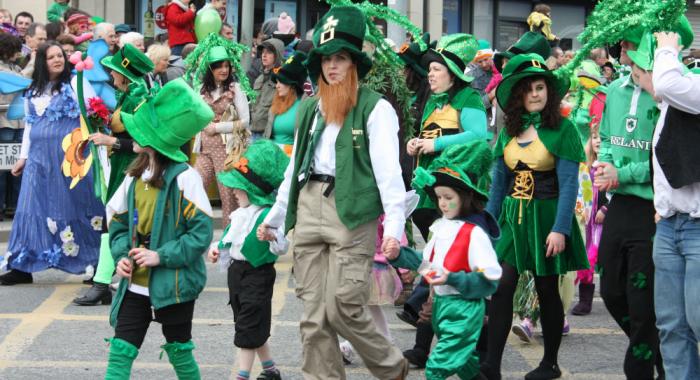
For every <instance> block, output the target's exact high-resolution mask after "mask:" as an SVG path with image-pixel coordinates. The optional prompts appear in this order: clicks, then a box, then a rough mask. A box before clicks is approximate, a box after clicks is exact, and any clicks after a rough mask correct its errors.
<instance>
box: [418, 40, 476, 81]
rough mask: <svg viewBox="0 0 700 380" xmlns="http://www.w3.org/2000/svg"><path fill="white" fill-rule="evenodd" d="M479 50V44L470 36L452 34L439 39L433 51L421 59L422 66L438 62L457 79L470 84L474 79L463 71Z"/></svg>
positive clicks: (429, 51)
mask: <svg viewBox="0 0 700 380" xmlns="http://www.w3.org/2000/svg"><path fill="white" fill-rule="evenodd" d="M478 50H479V43H478V42H476V38H474V36H472V35H471V34H465V33H454V34H448V35H446V36H443V37H442V38H440V41H438V43H437V47H436V48H435V49H430V50H428V52H426V53H425V55H424V56H423V59H422V63H423V66H425V67H428V66H429V65H430V63H431V62H439V63H442V64H443V65H445V66H447V68H449V69H450V71H452V73H453V74H454V75H456V76H457V77H458V78H459V79H461V80H463V81H465V82H471V81H472V80H474V77H472V76H469V75H466V74H465V73H464V70H465V69H466V68H467V64H469V62H471V61H472V60H473V59H474V57H475V56H476V52H477V51H478Z"/></svg>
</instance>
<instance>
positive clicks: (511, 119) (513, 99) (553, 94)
mask: <svg viewBox="0 0 700 380" xmlns="http://www.w3.org/2000/svg"><path fill="white" fill-rule="evenodd" d="M539 79H544V82H545V84H546V86H547V104H545V106H544V109H543V110H542V111H541V112H540V114H541V115H542V127H544V128H551V129H555V128H559V123H560V122H561V113H560V111H559V105H560V104H561V96H559V93H557V91H556V90H555V87H554V84H553V83H552V82H551V80H550V79H549V78H548V77H545V76H543V75H534V76H530V77H526V78H523V79H521V80H520V81H519V82H518V83H516V84H515V86H513V89H512V90H511V94H510V99H508V103H507V104H506V108H505V109H504V110H503V112H504V114H505V115H504V119H505V122H506V133H508V136H511V137H516V136H518V135H519V134H520V132H522V129H523V120H522V116H523V115H525V114H527V113H528V111H527V109H525V95H527V93H528V92H529V91H530V87H531V84H532V82H534V81H536V80H539Z"/></svg>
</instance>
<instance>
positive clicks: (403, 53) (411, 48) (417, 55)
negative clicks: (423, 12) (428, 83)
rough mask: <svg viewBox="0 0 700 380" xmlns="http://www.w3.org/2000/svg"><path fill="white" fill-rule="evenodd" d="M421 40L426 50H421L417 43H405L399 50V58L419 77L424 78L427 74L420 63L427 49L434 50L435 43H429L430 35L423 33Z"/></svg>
mask: <svg viewBox="0 0 700 380" xmlns="http://www.w3.org/2000/svg"><path fill="white" fill-rule="evenodd" d="M421 39H422V40H423V42H424V43H425V46H426V49H421V48H420V44H418V42H411V43H405V44H403V45H402V46H401V48H400V49H399V58H401V60H402V61H403V62H404V63H405V64H406V65H408V66H410V67H411V68H412V69H413V71H415V72H416V73H418V74H419V75H420V76H422V77H426V76H427V75H428V72H427V71H426V70H425V67H423V66H421V62H420V61H421V58H423V55H424V54H425V53H426V52H427V51H428V49H431V48H435V45H436V44H437V41H435V42H433V43H431V42H430V33H423V36H421Z"/></svg>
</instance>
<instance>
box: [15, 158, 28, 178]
mask: <svg viewBox="0 0 700 380" xmlns="http://www.w3.org/2000/svg"><path fill="white" fill-rule="evenodd" d="M26 163H27V159H26V158H20V159H19V160H17V162H15V165H14V166H13V167H12V171H11V173H12V175H13V176H15V177H19V176H20V174H22V171H24V165H25V164H26Z"/></svg>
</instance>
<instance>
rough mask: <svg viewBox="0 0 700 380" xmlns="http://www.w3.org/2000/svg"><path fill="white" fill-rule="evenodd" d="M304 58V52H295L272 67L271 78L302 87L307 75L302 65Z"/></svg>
mask: <svg viewBox="0 0 700 380" xmlns="http://www.w3.org/2000/svg"><path fill="white" fill-rule="evenodd" d="M305 60H306V53H304V52H303V51H297V52H295V53H294V55H293V56H291V57H289V58H287V60H286V61H284V64H283V65H282V66H280V67H275V68H274V69H272V80H273V81H275V82H277V81H280V82H282V83H284V84H288V85H290V86H297V87H302V86H303V85H304V82H305V81H306V77H307V76H308V73H307V72H306V67H305V66H304V61H305Z"/></svg>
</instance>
